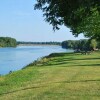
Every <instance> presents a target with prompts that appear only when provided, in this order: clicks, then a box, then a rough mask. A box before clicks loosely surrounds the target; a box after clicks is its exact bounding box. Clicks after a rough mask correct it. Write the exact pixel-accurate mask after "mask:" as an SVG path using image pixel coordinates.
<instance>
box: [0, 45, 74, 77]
mask: <svg viewBox="0 0 100 100" xmlns="http://www.w3.org/2000/svg"><path fill="white" fill-rule="evenodd" d="M72 51H73V50H68V49H63V48H61V46H18V47H16V48H0V74H1V75H5V74H8V73H9V72H10V71H17V70H20V69H22V68H23V67H24V66H26V65H28V64H29V63H31V62H33V61H34V60H36V59H38V58H40V57H43V56H46V55H49V54H50V53H59V52H72Z"/></svg>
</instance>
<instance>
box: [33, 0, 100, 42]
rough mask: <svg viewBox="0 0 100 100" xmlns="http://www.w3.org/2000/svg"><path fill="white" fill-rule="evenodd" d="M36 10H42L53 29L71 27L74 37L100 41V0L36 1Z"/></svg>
mask: <svg viewBox="0 0 100 100" xmlns="http://www.w3.org/2000/svg"><path fill="white" fill-rule="evenodd" d="M36 1H37V3H36V4H35V9H39V10H42V11H43V12H44V13H43V15H44V16H45V20H46V21H47V22H49V23H50V24H52V26H53V29H54V30H56V29H59V25H63V24H64V25H65V26H67V27H69V28H70V29H71V31H72V33H73V35H75V36H78V34H80V33H83V34H84V35H85V36H86V37H92V38H96V39H98V40H100V0H36Z"/></svg>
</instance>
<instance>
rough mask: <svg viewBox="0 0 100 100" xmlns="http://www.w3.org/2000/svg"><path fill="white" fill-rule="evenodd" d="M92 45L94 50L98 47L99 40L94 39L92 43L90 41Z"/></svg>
mask: <svg viewBox="0 0 100 100" xmlns="http://www.w3.org/2000/svg"><path fill="white" fill-rule="evenodd" d="M90 46H91V47H92V49H93V50H95V49H96V47H97V41H96V40H95V39H92V40H91V43H90Z"/></svg>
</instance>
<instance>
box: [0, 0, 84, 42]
mask: <svg viewBox="0 0 100 100" xmlns="http://www.w3.org/2000/svg"><path fill="white" fill-rule="evenodd" d="M35 1H36V0H0V37H12V38H15V39H16V40H17V41H32V42H46V41H48V42H49V41H58V42H61V41H64V40H78V39H84V36H83V35H82V34H81V35H80V36H79V37H77V38H75V37H74V36H73V35H72V33H71V32H70V29H68V28H67V27H65V26H61V27H60V28H61V29H60V30H58V31H55V32H54V31H53V29H52V26H51V25H49V23H47V22H45V21H44V17H43V13H42V11H39V10H34V4H35V3H36V2H35Z"/></svg>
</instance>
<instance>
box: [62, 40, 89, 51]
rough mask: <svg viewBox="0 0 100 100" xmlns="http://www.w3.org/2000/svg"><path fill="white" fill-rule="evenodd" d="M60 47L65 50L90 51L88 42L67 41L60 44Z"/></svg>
mask: <svg viewBox="0 0 100 100" xmlns="http://www.w3.org/2000/svg"><path fill="white" fill-rule="evenodd" d="M62 47H63V48H67V49H77V50H90V49H91V48H90V43H89V41H88V40H86V39H83V40H67V41H63V42H62Z"/></svg>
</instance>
